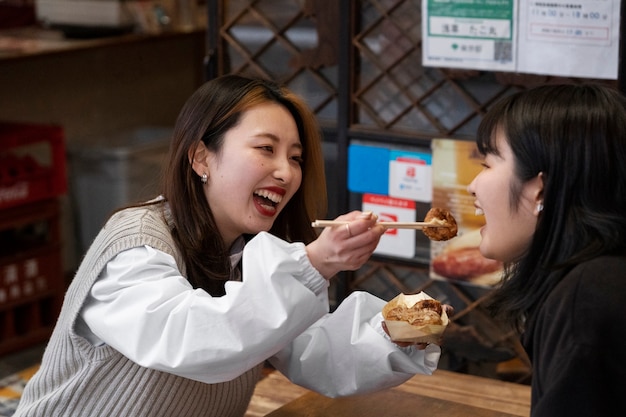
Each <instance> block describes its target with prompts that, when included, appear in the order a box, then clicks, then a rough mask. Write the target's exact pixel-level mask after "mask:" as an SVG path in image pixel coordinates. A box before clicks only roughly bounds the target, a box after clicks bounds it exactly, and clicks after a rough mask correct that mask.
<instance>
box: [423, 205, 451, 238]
mask: <svg viewBox="0 0 626 417" xmlns="http://www.w3.org/2000/svg"><path fill="white" fill-rule="evenodd" d="M424 222H426V223H435V224H437V225H445V226H446V227H424V228H423V229H422V232H423V233H424V234H425V235H426V236H427V237H428V238H429V239H430V240H450V239H452V238H453V237H454V236H456V234H457V233H458V226H457V224H456V220H455V219H454V216H452V213H450V211H449V210H447V209H444V208H439V207H433V208H431V209H430V210H428V213H426V217H425V218H424Z"/></svg>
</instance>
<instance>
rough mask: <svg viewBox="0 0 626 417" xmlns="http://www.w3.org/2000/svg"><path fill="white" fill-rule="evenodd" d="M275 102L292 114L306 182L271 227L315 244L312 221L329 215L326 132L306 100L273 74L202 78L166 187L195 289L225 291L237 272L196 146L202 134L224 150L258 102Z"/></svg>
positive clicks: (177, 133)
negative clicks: (194, 156)
mask: <svg viewBox="0 0 626 417" xmlns="http://www.w3.org/2000/svg"><path fill="white" fill-rule="evenodd" d="M267 102H273V103H278V104H280V105H282V106H284V107H285V108H286V109H287V110H288V111H289V112H290V113H291V115H292V116H293V118H294V120H295V122H296V125H297V127H298V132H299V135H300V141H301V143H302V146H303V155H302V158H303V163H302V184H301V185H300V188H299V189H298V191H297V192H296V193H295V195H294V196H293V197H292V199H291V200H290V201H289V203H288V204H287V205H286V206H285V208H284V209H283V211H282V212H281V213H280V214H279V216H278V217H277V218H276V221H275V222H274V224H273V226H272V229H271V230H270V233H272V234H274V235H276V236H277V237H280V238H282V239H285V240H287V241H291V242H294V241H300V242H304V243H309V242H311V241H312V240H314V239H315V238H316V236H317V234H316V232H315V230H314V229H313V228H312V227H311V221H312V220H314V219H316V218H320V217H323V216H324V214H325V211H326V205H327V194H326V180H325V176H324V159H323V155H322V146H321V133H320V129H319V126H318V124H317V121H316V118H315V115H314V114H313V113H312V112H311V111H310V110H309V108H308V107H307V105H306V104H305V103H304V101H303V100H302V99H301V98H300V97H298V96H297V95H296V94H294V93H292V92H291V91H289V90H288V89H286V88H284V87H282V86H279V85H277V84H275V83H273V82H271V81H266V80H260V79H250V78H245V77H242V76H238V75H226V76H222V77H219V78H216V79H213V80H211V81H209V82H207V83H205V84H204V85H202V86H201V87H200V88H199V89H198V90H196V92H195V93H193V94H192V95H191V97H190V98H189V99H188V100H187V102H186V103H185V104H184V105H183V108H182V110H181V112H180V114H179V116H178V119H177V121H176V125H175V127H174V132H173V137H172V143H171V145H170V152H169V156H168V161H167V165H166V167H165V172H164V175H163V184H162V193H163V195H164V196H165V198H166V200H167V201H168V202H169V204H170V210H171V213H172V218H173V221H174V225H175V226H174V229H173V237H174V240H175V241H176V243H177V245H178V247H179V249H180V251H181V253H182V256H183V259H184V260H185V264H186V268H187V279H188V280H189V281H190V282H191V284H192V285H193V286H194V287H195V288H203V289H205V290H206V291H208V292H209V293H210V294H212V295H223V294H224V283H225V281H226V280H228V279H229V277H230V269H231V266H230V260H229V248H227V247H225V244H224V241H223V239H222V237H221V235H220V234H219V232H218V228H217V225H216V224H215V219H214V217H213V213H212V212H211V209H210V207H209V205H208V204H207V201H206V196H205V194H204V191H203V184H202V182H201V181H200V178H199V177H198V175H197V174H196V173H195V172H194V171H193V169H192V166H191V161H190V159H189V155H190V150H193V149H195V148H196V147H197V145H198V143H199V141H202V142H203V143H204V145H205V146H206V147H207V149H209V150H210V151H212V152H215V153H218V152H219V151H220V149H221V147H222V145H223V142H224V135H225V133H226V132H227V131H228V130H230V129H232V128H233V127H234V126H236V125H237V123H239V121H240V120H241V116H242V114H243V113H244V112H245V111H247V110H249V109H250V108H252V107H253V106H256V105H259V104H262V103H267Z"/></svg>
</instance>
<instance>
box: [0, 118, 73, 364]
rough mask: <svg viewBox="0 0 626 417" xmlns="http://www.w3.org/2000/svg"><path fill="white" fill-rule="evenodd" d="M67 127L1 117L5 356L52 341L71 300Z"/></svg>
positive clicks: (0, 289)
mask: <svg viewBox="0 0 626 417" xmlns="http://www.w3.org/2000/svg"><path fill="white" fill-rule="evenodd" d="M65 160H66V157H65V145H64V135H63V130H62V129H61V128H60V127H58V126H51V125H32V124H20V123H0V355H1V354H6V353H9V352H13V351H17V350H19V349H23V348H25V347H28V346H31V345H33V344H36V343H40V342H43V341H45V340H46V339H47V338H48V337H49V336H50V333H51V331H52V328H53V326H54V323H55V322H56V318H57V315H58V313H59V309H60V306H61V302H62V299H63V293H64V291H65V284H64V279H63V265H62V251H61V213H60V211H61V210H60V205H59V204H60V203H59V200H58V197H59V195H61V194H64V193H65V192H66V191H67V179H66V163H65Z"/></svg>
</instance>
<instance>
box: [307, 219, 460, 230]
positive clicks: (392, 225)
mask: <svg viewBox="0 0 626 417" xmlns="http://www.w3.org/2000/svg"><path fill="white" fill-rule="evenodd" d="M348 223H350V222H348V221H338V220H315V221H314V222H313V223H311V226H313V227H332V226H341V225H343V224H348ZM378 224H380V225H382V226H384V227H385V228H387V229H418V230H420V229H423V228H425V227H450V226H449V225H447V224H440V223H434V222H433V223H429V222H378Z"/></svg>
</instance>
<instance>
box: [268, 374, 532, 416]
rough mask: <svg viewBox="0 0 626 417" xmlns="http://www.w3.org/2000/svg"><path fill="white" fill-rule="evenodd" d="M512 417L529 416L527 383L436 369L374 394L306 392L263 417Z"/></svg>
mask: <svg viewBox="0 0 626 417" xmlns="http://www.w3.org/2000/svg"><path fill="white" fill-rule="evenodd" d="M418 411H419V414H420V415H430V416H439V415H440V416H446V417H473V416H476V417H514V416H525V417H528V416H529V415H530V387H528V386H526V385H520V384H514V383H510V382H503V381H499V380H495V379H490V378H483V377H478V376H473V375H467V374H460V373H456V372H449V371H443V370H437V371H435V373H434V374H433V375H430V376H426V375H416V376H415V377H413V378H412V379H410V380H409V381H407V382H406V383H404V384H402V385H400V386H398V387H395V388H392V389H388V390H384V391H380V392H377V393H372V394H367V395H358V396H352V397H346V398H337V399H331V398H328V397H324V396H322V395H319V394H317V393H314V392H311V391H306V392H305V393H304V395H301V396H300V397H298V398H297V399H295V400H293V401H291V402H289V403H287V404H285V405H283V406H282V407H280V408H278V409H276V410H274V411H272V412H270V413H269V414H267V417H287V416H289V417H298V416H302V417H305V416H306V417H322V416H336V417H343V416H346V417H347V416H351V417H352V416H355V415H358V416H360V417H368V416H377V417H378V416H390V417H393V416H398V417H400V416H410V415H415V414H416V412H418Z"/></svg>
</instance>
